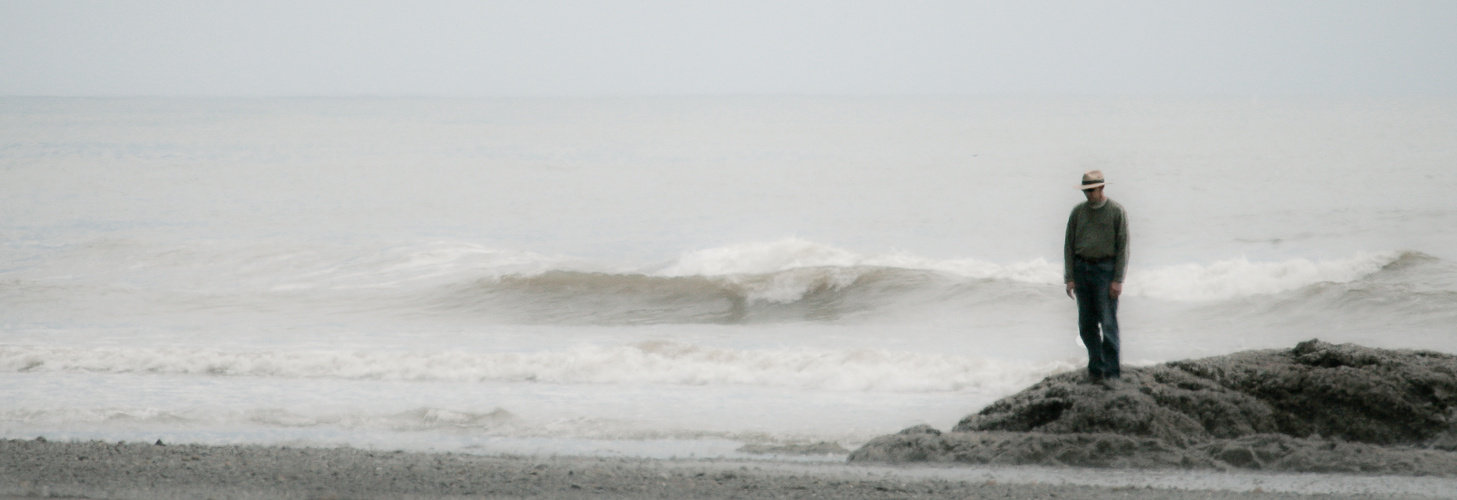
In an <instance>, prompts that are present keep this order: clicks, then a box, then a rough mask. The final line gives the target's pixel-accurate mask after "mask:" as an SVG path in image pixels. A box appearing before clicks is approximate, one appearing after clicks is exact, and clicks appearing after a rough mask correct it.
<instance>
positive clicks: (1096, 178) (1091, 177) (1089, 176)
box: [1078, 170, 1103, 191]
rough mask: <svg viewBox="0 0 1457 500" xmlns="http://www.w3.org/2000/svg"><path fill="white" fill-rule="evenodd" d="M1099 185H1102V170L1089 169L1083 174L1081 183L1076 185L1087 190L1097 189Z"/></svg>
mask: <svg viewBox="0 0 1457 500" xmlns="http://www.w3.org/2000/svg"><path fill="white" fill-rule="evenodd" d="M1100 187H1103V171H1102V170H1089V171H1087V173H1084V174H1083V185H1081V186H1078V189H1081V190H1084V191H1087V190H1089V189H1098V188H1100Z"/></svg>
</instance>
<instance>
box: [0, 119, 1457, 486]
mask: <svg viewBox="0 0 1457 500" xmlns="http://www.w3.org/2000/svg"><path fill="white" fill-rule="evenodd" d="M1454 139H1457V101H1453V100H1443V99H1418V98H1410V99H1270V98H1264V99H1260V98H1238V99H1236V98H1217V99H1216V98H1210V99H1192V98H1071V97H1069V98H1011V97H1008V98H931V97H926V98H851V97H716V98H709V97H662V98H578V99H567V98H562V99H546V98H541V99H423V98H421V99H385V98H349V99H329V98H251V99H248V98H228V99H222V98H219V99H180V98H178V99H163V98H135V99H123V98H116V99H83V98H0V181H3V182H0V190H3V196H0V329H3V330H0V437H4V438H16V439H33V438H35V437H39V436H43V437H45V438H47V439H50V440H68V439H69V440H93V439H100V440H107V441H133V442H134V441H144V442H152V441H155V440H161V441H164V442H169V443H177V442H186V443H204V444H237V443H245V444H284V445H295V446H342V445H348V446H355V447H363V448H374V449H406V450H438V451H456V452H466V453H483V454H524V455H596V456H634V457H661V458H668V457H678V458H686V457H699V458H704V457H725V458H736V459H744V458H772V459H783V460H843V459H844V457H845V454H846V453H847V451H848V450H853V449H854V448H855V447H857V446H859V445H860V444H862V443H864V442H865V441H867V440H869V439H870V438H872V437H875V436H878V435H882V434H887V433H892V432H896V431H898V430H900V429H902V428H905V427H909V426H912V425H918V424H930V425H932V426H934V427H937V428H940V429H943V430H946V429H949V428H950V427H951V426H952V425H954V424H955V423H956V421H958V420H959V419H960V418H961V417H963V416H965V415H967V414H969V413H973V412H975V411H977V410H979V409H980V408H982V407H983V406H985V405H986V404H988V403H990V402H992V401H994V400H996V399H998V398H1001V397H1004V396H1008V395H1010V394H1013V393H1015V392H1017V391H1019V390H1021V389H1022V388H1024V387H1026V386H1027V385H1029V384H1032V383H1034V382H1036V381H1037V380H1040V379H1041V378H1042V377H1045V376H1047V375H1051V374H1054V373H1059V372H1063V371H1069V370H1080V369H1081V368H1082V366H1083V363H1084V362H1085V352H1084V351H1083V348H1082V346H1081V345H1080V343H1079V340H1078V335H1077V328H1076V325H1075V320H1076V310H1075V305H1074V303H1073V301H1072V300H1070V299H1069V298H1068V297H1067V296H1066V295H1064V290H1063V286H1062V285H1061V284H1060V282H1061V272H1062V264H1061V250H1062V235H1063V229H1064V227H1065V224H1066V221H1067V215H1068V212H1069V211H1070V210H1071V209H1072V207H1073V206H1074V205H1075V204H1077V203H1078V202H1079V201H1081V200H1082V196H1081V194H1080V193H1079V192H1078V190H1077V185H1078V182H1079V179H1080V176H1081V174H1082V172H1083V171H1085V170H1089V169H1101V170H1103V171H1104V172H1105V173H1106V174H1107V176H1108V179H1109V183H1108V187H1107V194H1108V196H1109V197H1110V198H1112V199H1114V200H1116V201H1117V202H1119V203H1120V204H1122V205H1123V206H1124V207H1125V208H1126V209H1127V210H1128V213H1129V217H1130V232H1131V235H1132V250H1131V254H1132V258H1131V264H1130V271H1129V275H1128V279H1127V284H1126V289H1125V295H1124V298H1123V299H1122V301H1121V304H1120V321H1121V324H1122V329H1123V360H1124V363H1125V364H1128V365H1134V366H1138V365H1148V364H1153V363H1159V362H1164V361H1170V360H1176V359H1184V358H1191V357H1204V356H1213V355H1220V354H1226V353H1230V352H1235V351H1240V350H1247V349H1266V348H1288V347H1291V346H1293V345H1294V344H1295V343H1296V342H1299V341H1302V340H1307V339H1311V338H1319V339H1321V340H1324V341H1327V342H1336V343H1344V342H1354V343H1359V344H1363V345H1368V346H1374V347H1385V348H1411V349H1431V350H1436V351H1442V352H1448V353H1457V140H1454Z"/></svg>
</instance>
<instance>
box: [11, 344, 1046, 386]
mask: <svg viewBox="0 0 1457 500" xmlns="http://www.w3.org/2000/svg"><path fill="white" fill-rule="evenodd" d="M1073 366H1075V365H1074V362H1073V361H1072V360H1066V361H1053V362H1025V361H1012V360H998V359H989V358H980V357H975V356H964V355H946V354H928V353H916V352H903V351H891V350H885V349H851V350H826V349H812V348H784V349H732V348H724V347H713V346H701V345H694V344H689V343H683V342H673V341H644V342H637V343H633V344H628V345H617V346H581V347H576V348H571V349H567V350H565V351H540V352H486V353H482V352H465V351H444V352H441V351H430V352H395V351H366V350H338V351H335V350H247V351H234V350H223V349H198V348H185V347H177V348H126V347H90V348H68V347H58V346H25V345H0V370H3V371H6V372H12V373H41V372H84V373H119V374H121V373H131V374H173V375H193V376H204V377H208V376H226V377H266V378H284V379H289V378H326V379H346V380H395V381H451V382H527V383H553V384H609V385H610V384H660V385H684V386H718V385H736V386H760V387H786V388H795V389H814V390H828V391H887V392H957V391H972V392H977V393H1000V392H1004V391H1007V390H1011V389H1014V388H1017V387H1020V386H1022V385H1024V384H1026V383H1029V382H1030V381H1035V380H1037V379H1039V378H1041V377H1044V376H1046V375H1048V374H1050V373H1054V372H1057V371H1063V370H1068V369H1071V368H1072V367H1073Z"/></svg>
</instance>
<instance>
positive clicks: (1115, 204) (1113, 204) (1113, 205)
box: [1083, 198, 1128, 214]
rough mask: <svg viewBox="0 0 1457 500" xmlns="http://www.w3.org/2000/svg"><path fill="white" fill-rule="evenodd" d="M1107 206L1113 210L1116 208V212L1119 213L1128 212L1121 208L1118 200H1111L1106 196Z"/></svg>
mask: <svg viewBox="0 0 1457 500" xmlns="http://www.w3.org/2000/svg"><path fill="white" fill-rule="evenodd" d="M1083 203H1087V202H1086V201H1085V202H1083ZM1107 208H1112V209H1114V210H1117V211H1118V213H1120V214H1121V213H1128V212H1127V211H1126V210H1124V209H1123V205H1120V204H1119V203H1118V202H1116V201H1113V199H1112V198H1108V207H1107Z"/></svg>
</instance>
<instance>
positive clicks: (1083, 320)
mask: <svg viewBox="0 0 1457 500" xmlns="http://www.w3.org/2000/svg"><path fill="white" fill-rule="evenodd" d="M1115 265H1116V263H1115V262H1114V261H1113V259H1105V260H1102V261H1098V262H1094V261H1088V260H1084V259H1082V258H1075V259H1073V293H1075V294H1077V298H1078V333H1079V334H1081V335H1082V337H1083V345H1084V346H1086V347H1087V348H1088V375H1089V376H1091V377H1093V378H1095V379H1098V378H1118V377H1119V375H1120V374H1121V373H1120V372H1119V371H1118V299H1115V298H1113V297H1112V296H1111V295H1110V294H1109V287H1110V286H1112V284H1113V271H1114V266H1115ZM1100 330H1101V331H1100Z"/></svg>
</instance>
